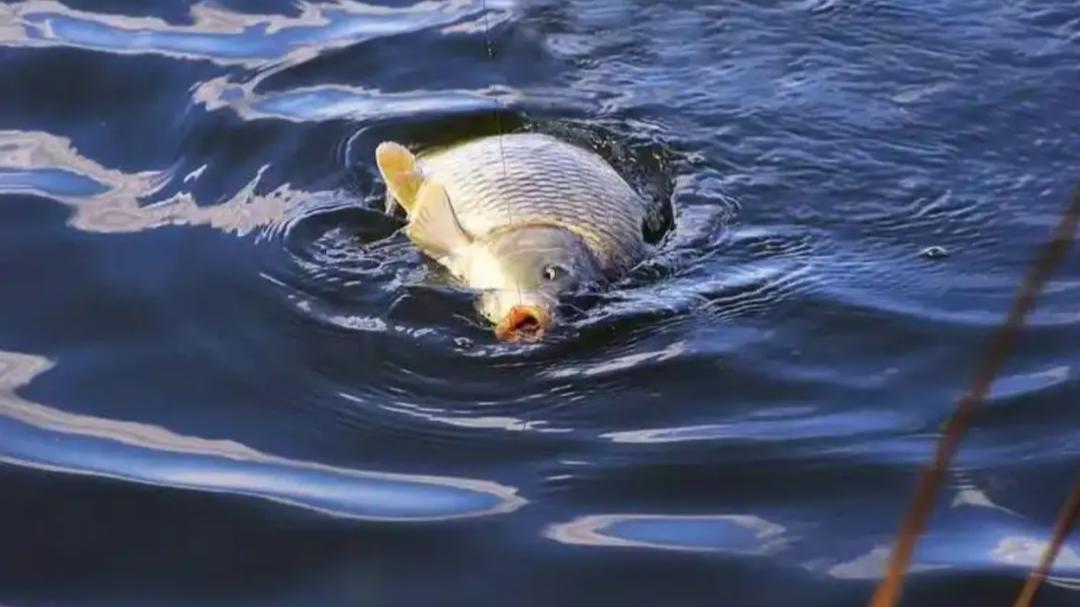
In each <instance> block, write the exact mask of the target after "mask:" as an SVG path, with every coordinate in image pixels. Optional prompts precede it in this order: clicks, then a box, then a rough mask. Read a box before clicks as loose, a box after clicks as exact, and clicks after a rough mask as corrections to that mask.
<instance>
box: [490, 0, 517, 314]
mask: <svg viewBox="0 0 1080 607" xmlns="http://www.w3.org/2000/svg"><path fill="white" fill-rule="evenodd" d="M480 8H481V13H482V14H483V15H484V16H483V18H484V45H485V46H486V48H487V58H488V60H489V62H491V63H492V64H494V63H495V44H494V43H492V42H491V24H490V22H489V21H488V16H487V0H481V3H480ZM491 103H492V105H494V110H492V112H491V116H492V117H494V118H495V133H496V139H498V141H499V162H500V163H501V164H502V178H503V179H505V178H507V154H505V152H504V151H503V149H502V112H501V110H502V107H501V106H500V105H499V98H498V97H491ZM507 220H508V226H513V225H514V210H513V208H512V205H510V204H508V205H507ZM514 284H515V286H517V302H518V304H521V302H522V301H523V297H522V285H521V283H518V282H517V281H516V280H515V281H514Z"/></svg>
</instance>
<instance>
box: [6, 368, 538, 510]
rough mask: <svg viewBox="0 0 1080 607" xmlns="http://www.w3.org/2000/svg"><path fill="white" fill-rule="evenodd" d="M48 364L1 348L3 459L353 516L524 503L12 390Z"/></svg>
mask: <svg viewBox="0 0 1080 607" xmlns="http://www.w3.org/2000/svg"><path fill="white" fill-rule="evenodd" d="M51 367H52V363H51V362H50V361H48V360H46V359H45V358H42V357H40V356H33V355H29V354H21V353H16V352H4V351H0V435H3V436H4V441H3V442H2V443H0V461H3V462H6V463H8V464H11V465H17V466H25V467H31V468H36V469H42V470H50V471H59V472H65V473H71V474H82V475H91V476H100V477H108V478H115V479H122V480H127V481H134V482H139V483H146V484H153V485H164V486H170V487H178V488H185V489H195V490H201V491H210V492H217V493H230V494H237V495H246V496H251V497H257V498H261V499H266V500H270V501H274V502H278V503H282V504H288V505H292V506H297V507H300V508H305V509H308V510H313V511H317V512H321V513H324V514H329V515H333V516H340V517H347V518H357V519H371V520H396V521H413V520H438V519H450V518H459V517H470V516H481V515H490V514H497V513H503V512H509V511H512V510H515V509H517V508H519V507H521V506H522V505H523V504H525V503H526V500H525V499H523V498H522V497H520V496H518V495H517V491H516V489H514V488H513V487H508V486H505V485H500V484H498V483H494V482H490V481H484V480H475V479H466V478H453V477H441V476H428V475H406V474H393V473H387V472H375V471H368V470H358V469H354V468H343V467H337V466H329V465H325V464H319V463H315V462H307V461H299V460H294V459H289V458H285V457H280V456H275V455H271V454H268V453H264V452H261V451H258V450H256V449H253V448H251V447H248V446H246V445H244V444H241V443H238V442H235V441H230V440H211V439H204V438H199V437H194V436H185V435H180V434H175V433H173V432H171V431H169V430H167V429H165V428H162V427H159V426H154V425H150V424H145V423H137V422H128V421H119V420H111V419H104V418H100V417H93V416H89V415H81V414H76V413H69V412H67V411H62V410H60V409H56V408H53V407H49V406H46V405H43V404H39V403H35V402H31V401H29V400H26V399H24V398H22V397H20V396H18V395H17V394H16V393H15V391H16V390H18V389H19V388H21V387H23V386H25V385H27V384H28V383H29V382H30V381H31V380H32V379H33V378H35V377H37V376H38V375H40V374H42V373H44V372H46V371H47V370H49V369H50V368H51Z"/></svg>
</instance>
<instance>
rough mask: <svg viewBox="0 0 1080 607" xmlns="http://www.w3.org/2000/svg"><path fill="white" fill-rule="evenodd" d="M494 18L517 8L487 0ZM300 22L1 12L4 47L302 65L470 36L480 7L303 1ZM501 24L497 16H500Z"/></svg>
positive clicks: (194, 12) (203, 10)
mask: <svg viewBox="0 0 1080 607" xmlns="http://www.w3.org/2000/svg"><path fill="white" fill-rule="evenodd" d="M486 4H487V5H488V6H487V7H486V8H487V9H488V10H492V11H502V12H506V11H507V10H508V9H509V7H510V5H509V3H507V2H502V1H499V0H487V3H486ZM295 6H296V7H297V9H298V10H299V14H298V15H294V16H286V15H275V14H250V13H239V12H233V11H230V10H228V9H226V8H222V7H218V6H214V5H213V4H212V3H209V2H200V3H196V4H194V5H193V6H192V7H191V9H190V19H191V23H190V24H182V25H179V24H172V23H167V22H166V21H164V20H162V19H159V18H157V17H133V16H126V15H116V14H101V13H93V12H87V11H80V10H76V9H72V8H69V7H67V6H64V5H63V4H61V3H59V2H54V1H51V0H30V1H27V2H19V3H15V4H8V5H0V45H3V46H37V47H50V46H69V47H76V48H85V49H93V50H100V51H109V52H112V53H120V54H157V55H165V56H169V57H176V58H184V59H199V60H205V61H211V62H214V63H218V64H222V65H244V66H249V67H254V66H256V65H265V64H266V63H268V62H281V63H289V64H295V63H298V62H301V61H304V60H306V59H309V58H311V57H313V56H316V55H318V54H319V53H321V52H323V51H326V50H331V49H336V48H341V47H345V46H349V45H352V44H357V43H360V42H364V41H367V40H371V39H375V38H381V37H386V36H395V35H400V34H405V33H409V32H416V31H422V30H426V29H431V28H451V27H452V28H454V29H455V30H456V31H463V30H468V29H470V28H469V27H468V24H469V21H470V20H478V19H480V18H481V16H482V15H481V12H482V10H483V9H484V8H485V6H484V2H482V1H481V0H443V1H437V0H426V1H420V2H415V3H414V4H412V5H406V6H400V7H387V6H378V5H372V4H366V3H363V2H356V1H355V0H336V1H332V2H323V3H318V4H316V3H311V2H303V1H301V2H297V3H296V4H295ZM493 19H494V17H493Z"/></svg>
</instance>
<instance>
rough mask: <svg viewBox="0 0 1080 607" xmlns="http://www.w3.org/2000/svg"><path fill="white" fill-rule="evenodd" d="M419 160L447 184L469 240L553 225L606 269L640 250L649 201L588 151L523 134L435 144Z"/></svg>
mask: <svg viewBox="0 0 1080 607" xmlns="http://www.w3.org/2000/svg"><path fill="white" fill-rule="evenodd" d="M500 139H501V142H500ZM417 162H418V166H419V167H420V170H421V172H422V173H423V176H424V178H425V179H430V180H432V181H435V182H437V183H439V184H440V185H441V186H442V187H443V188H445V190H446V192H447V195H448V197H449V199H450V201H451V204H452V206H453V208H454V212H455V214H456V215H457V218H458V222H459V223H460V224H461V227H462V229H464V230H465V231H466V232H467V233H468V234H469V235H470V236H472V237H473V238H478V239H484V238H485V237H487V236H489V235H490V234H492V233H493V232H496V231H500V230H503V229H505V228H508V227H511V226H518V225H529V224H548V225H555V226H558V227H562V228H565V229H567V230H570V231H572V232H574V233H576V234H578V235H579V236H581V237H582V238H583V239H584V240H585V242H586V244H587V245H588V247H589V248H590V250H592V252H593V253H594V254H595V255H596V257H597V260H598V261H599V262H600V265H601V267H602V268H603V270H604V271H605V273H609V274H612V273H617V272H620V271H624V270H626V269H628V268H629V267H630V266H633V265H634V264H636V263H638V262H639V261H640V260H641V258H642V257H643V256H644V254H645V250H646V247H645V243H644V240H643V237H642V221H643V220H644V218H645V213H646V206H647V203H646V201H645V200H644V199H643V198H642V197H641V196H639V195H638V194H637V193H636V192H635V191H634V190H633V189H632V188H631V187H630V185H629V184H627V183H626V181H625V180H623V179H622V177H620V176H619V174H618V173H616V172H615V171H614V170H613V169H612V168H611V167H610V166H608V165H607V163H605V162H604V161H603V160H602V159H601V158H600V157H599V156H597V155H596V154H594V153H593V152H590V151H587V150H585V149H582V148H579V147H576V146H573V145H570V144H567V143H564V142H562V141H559V140H558V139H555V138H553V137H550V136H548V135H542V134H535V133H521V134H512V135H503V136H501V137H485V138H482V139H478V140H474V141H471V142H468V143H463V144H459V145H456V146H453V147H450V148H445V149H441V150H437V151H434V152H430V153H428V154H426V155H421V156H420V157H419V158H418V159H417Z"/></svg>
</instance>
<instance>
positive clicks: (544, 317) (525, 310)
mask: <svg viewBox="0 0 1080 607" xmlns="http://www.w3.org/2000/svg"><path fill="white" fill-rule="evenodd" d="M550 325H551V315H549V314H548V313H547V312H546V311H544V310H543V309H542V308H540V307H538V306H530V305H516V306H514V307H512V308H510V312H509V313H508V314H507V315H506V317H504V318H503V319H502V320H500V321H499V323H498V324H496V325H495V337H496V338H498V339H500V340H502V341H511V342H536V341H540V338H541V337H543V336H544V331H546V330H547V328H548V327H549V326H550Z"/></svg>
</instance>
